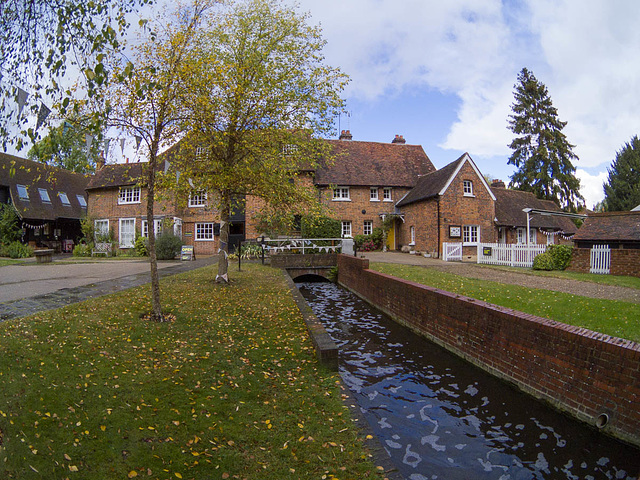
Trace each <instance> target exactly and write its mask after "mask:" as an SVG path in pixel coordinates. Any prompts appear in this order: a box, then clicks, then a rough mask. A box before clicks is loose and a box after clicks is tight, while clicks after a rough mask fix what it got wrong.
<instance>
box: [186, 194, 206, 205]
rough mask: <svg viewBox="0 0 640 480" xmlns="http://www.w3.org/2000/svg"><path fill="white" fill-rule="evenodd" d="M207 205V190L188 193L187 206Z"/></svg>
mask: <svg viewBox="0 0 640 480" xmlns="http://www.w3.org/2000/svg"><path fill="white" fill-rule="evenodd" d="M206 205H207V192H204V191H201V192H193V193H190V194H189V207H193V208H200V207H205V206H206Z"/></svg>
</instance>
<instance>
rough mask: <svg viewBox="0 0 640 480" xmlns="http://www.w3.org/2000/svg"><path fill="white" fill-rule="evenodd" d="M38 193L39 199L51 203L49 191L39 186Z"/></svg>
mask: <svg viewBox="0 0 640 480" xmlns="http://www.w3.org/2000/svg"><path fill="white" fill-rule="evenodd" d="M38 193H40V200H42V201H43V202H45V203H51V198H50V197H49V192H47V189H46V188H39V189H38Z"/></svg>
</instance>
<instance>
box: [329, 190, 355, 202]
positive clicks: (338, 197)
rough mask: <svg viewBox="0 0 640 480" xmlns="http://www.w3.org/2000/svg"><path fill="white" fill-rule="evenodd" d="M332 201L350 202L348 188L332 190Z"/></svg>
mask: <svg viewBox="0 0 640 480" xmlns="http://www.w3.org/2000/svg"><path fill="white" fill-rule="evenodd" d="M333 201H334V202H350V201H351V193H350V191H349V187H335V188H334V189H333Z"/></svg>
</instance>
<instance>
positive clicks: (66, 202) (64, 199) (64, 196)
mask: <svg viewBox="0 0 640 480" xmlns="http://www.w3.org/2000/svg"><path fill="white" fill-rule="evenodd" d="M58 197H59V198H60V201H61V202H62V205H64V206H65V207H68V206H70V205H71V202H69V197H67V194H66V193H64V192H58Z"/></svg>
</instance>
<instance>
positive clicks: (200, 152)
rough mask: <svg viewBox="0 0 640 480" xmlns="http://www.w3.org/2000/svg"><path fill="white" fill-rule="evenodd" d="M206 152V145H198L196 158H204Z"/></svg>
mask: <svg viewBox="0 0 640 480" xmlns="http://www.w3.org/2000/svg"><path fill="white" fill-rule="evenodd" d="M204 154H205V149H204V147H196V160H203V159H204Z"/></svg>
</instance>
